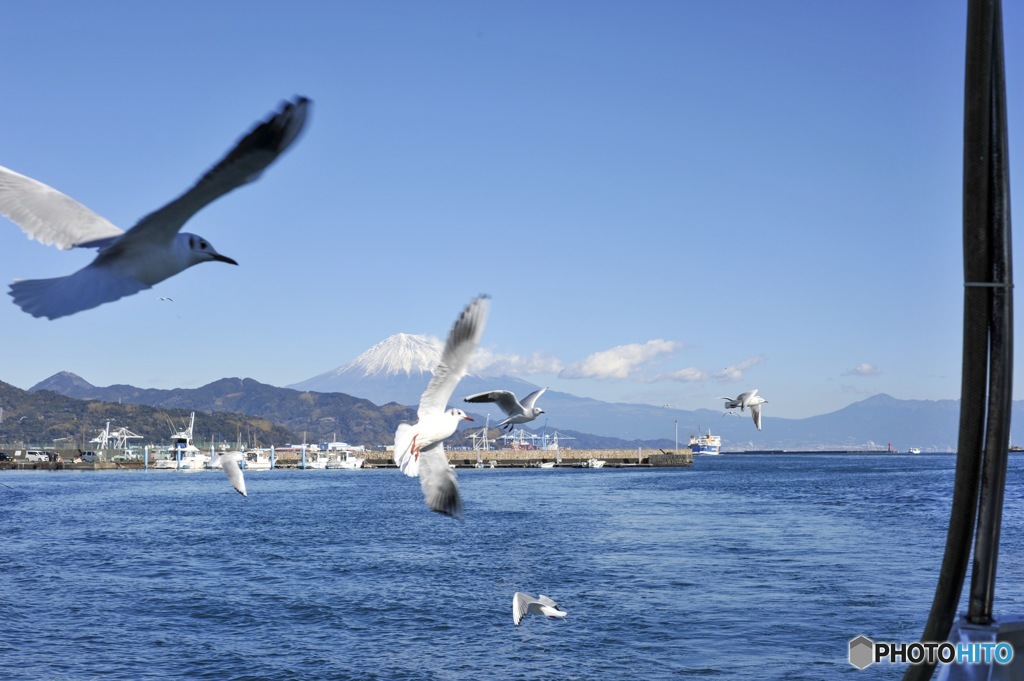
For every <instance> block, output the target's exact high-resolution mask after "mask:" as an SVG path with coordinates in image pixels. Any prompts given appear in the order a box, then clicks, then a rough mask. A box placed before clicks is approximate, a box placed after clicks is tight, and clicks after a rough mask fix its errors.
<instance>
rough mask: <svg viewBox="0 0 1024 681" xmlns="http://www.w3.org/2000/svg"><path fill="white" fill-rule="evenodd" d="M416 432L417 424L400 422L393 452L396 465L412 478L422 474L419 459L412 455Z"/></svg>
mask: <svg viewBox="0 0 1024 681" xmlns="http://www.w3.org/2000/svg"><path fill="white" fill-rule="evenodd" d="M415 434H416V427H415V426H413V425H410V424H408V423H400V424H398V429H397V430H396V431H395V449H394V452H393V453H392V456H394V459H395V465H397V466H398V467H399V468H400V469H401V471H402V472H403V473H405V474H406V475H408V476H409V477H410V478H415V477H416V476H417V475H419V474H420V464H419V461H418V460H417V459H416V457H414V456H413V455H412V438H413V435H415Z"/></svg>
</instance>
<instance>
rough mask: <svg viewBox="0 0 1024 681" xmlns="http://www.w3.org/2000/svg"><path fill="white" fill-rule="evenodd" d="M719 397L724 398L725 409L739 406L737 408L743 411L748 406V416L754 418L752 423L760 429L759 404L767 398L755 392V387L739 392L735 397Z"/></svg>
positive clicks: (765, 401) (763, 402)
mask: <svg viewBox="0 0 1024 681" xmlns="http://www.w3.org/2000/svg"><path fill="white" fill-rule="evenodd" d="M719 399H722V400H725V408H726V409H736V408H737V407H739V410H740V411H743V410H744V409H746V408H747V407H749V408H750V417H751V418H752V419H754V425H755V426H757V429H758V430H761V405H762V404H765V403H767V402H768V400H766V399H764V398H763V397H761V396H760V395H758V394H757V388H754V389H753V390H749V391H747V392H745V393H740V394H739V395H737V396H736V397H721V398H719Z"/></svg>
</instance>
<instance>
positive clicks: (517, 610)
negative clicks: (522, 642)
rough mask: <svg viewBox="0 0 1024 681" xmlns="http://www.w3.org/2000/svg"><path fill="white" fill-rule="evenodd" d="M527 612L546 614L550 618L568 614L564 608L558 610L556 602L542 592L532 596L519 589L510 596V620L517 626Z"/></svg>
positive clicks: (562, 616)
mask: <svg viewBox="0 0 1024 681" xmlns="http://www.w3.org/2000/svg"><path fill="white" fill-rule="evenodd" d="M527 613H533V614H535V615H546V616H548V617H550V618H552V619H554V618H556V617H559V618H562V619H565V616H566V615H568V614H569V613H567V612H566V611H564V610H559V609H558V604H557V603H555V602H554V601H553V600H551V599H550V598H548V597H547V596H545V595H544V594H541V595H540V596H538V597H537V598H534V597H533V596H530V595H528V594H524V593H523V592H521V591H517V592H515V594H514V595H513V596H512V621H513V622H515V623H516V626H517V627H518V626H519V623H520V622H522V621H523V618H524V617H526V615H527Z"/></svg>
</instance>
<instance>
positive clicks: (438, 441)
mask: <svg viewBox="0 0 1024 681" xmlns="http://www.w3.org/2000/svg"><path fill="white" fill-rule="evenodd" d="M490 303H491V299H490V297H488V296H480V297H479V298H475V299H473V301H472V302H471V303H470V304H469V305H467V306H466V309H464V310H463V311H462V314H461V315H459V318H458V320H456V322H455V325H454V326H452V330H451V331H450V332H449V333H448V340H447V341H446V342H445V344H444V351H443V352H442V353H441V361H440V362H438V365H437V368H436V369H434V376H433V378H431V379H430V383H429V384H428V385H427V389H426V390H424V391H423V395H422V396H421V397H420V405H419V409H418V410H417V412H416V416H417V417H418V420H417V421H416V423H413V424H409V423H402V424H400V425H399V426H398V430H396V431H395V454H394V456H395V463H396V464H398V467H399V468H401V469H402V472H403V473H405V474H406V475H408V476H409V477H413V478H414V477H417V476H419V479H420V487H421V488H423V496H424V498H425V499H426V502H427V506H429V507H430V510H432V511H437V512H438V513H444V514H445V515H450V516H455V517H458V516H460V515H462V499H460V498H459V485H458V483H457V482H456V481H455V474H454V473H453V472H452V471H451V469H450V468H449V467H448V457H447V456H445V453H444V440H445V438H448V437H449V436H451V435H452V433H454V432H455V429H456V428H458V426H459V422H460V421H462V420H466V421H472V420H473V419H471V418H470V417H469V416H467V415H466V412H464V411H462V410H461V409H448V410H447V411H445V408H446V407H447V406H448V400H449V399H450V398H451V396H452V393H453V392H455V386H456V385H458V383H459V381H460V380H461V379H462V376H463V374H464V373H465V372H466V365H468V364H469V358H470V356H472V354H473V351H474V350H476V347H477V344H479V342H480V336H481V335H482V334H483V331H484V326H485V325H486V323H487V312H488V310H489V309H490Z"/></svg>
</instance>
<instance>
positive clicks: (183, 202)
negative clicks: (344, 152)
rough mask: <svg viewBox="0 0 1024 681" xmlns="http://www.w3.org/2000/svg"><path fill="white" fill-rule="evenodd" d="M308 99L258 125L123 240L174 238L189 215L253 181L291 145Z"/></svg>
mask: <svg viewBox="0 0 1024 681" xmlns="http://www.w3.org/2000/svg"><path fill="white" fill-rule="evenodd" d="M309 104H310V102H309V100H308V99H306V98H305V97H299V98H297V99H296V100H295V101H294V102H286V103H285V104H284V106H283V107H282V108H281V110H280V111H279V112H278V113H277V114H275V115H274V116H272V117H271V118H269V119H268V120H266V121H264V122H262V123H260V124H259V125H257V126H256V127H255V128H254V129H253V130H252V132H250V133H249V134H248V135H246V136H245V137H243V138H242V139H241V140H240V141H239V142H238V143H237V144H236V145H235V148H234V149H232V150H231V151H230V152H228V154H227V155H226V156H225V157H224V158H223V159H221V161H220V162H219V163H218V164H217V165H215V166H214V167H213V168H211V169H210V170H209V171H207V173H206V174H205V175H203V176H202V177H201V178H200V179H199V181H198V182H196V183H195V185H193V186H192V188H191V189H189V190H188V191H187V192H185V193H184V194H182V195H181V196H179V197H178V198H177V199H175V200H174V201H171V202H170V203H168V204H167V205H166V206H164V207H163V208H160V209H158V210H156V211H154V212H152V213H150V214H149V215H147V216H146V217H144V218H142V219H141V220H139V222H138V223H137V224H136V225H135V226H134V227H132V228H131V229H130V230H128V232H127V233H126V234H125V235H124V237H123V238H122V239H121V240H120V241H121V243H129V242H132V241H135V240H136V239H139V240H143V241H167V242H169V241H171V240H172V239H174V237H175V235H176V234H177V233H178V231H179V230H180V229H181V228H182V227H183V226H184V224H185V223H186V222H188V220H189V218H191V217H192V216H193V215H195V214H196V213H197V212H199V210H200V209H202V208H203V207H204V206H206V205H207V204H209V203H211V202H213V201H215V200H216V199H218V198H220V197H221V196H224V195H225V194H227V193H228V192H230V191H232V190H233V189H237V188H238V187H241V186H242V185H244V184H248V183H249V182H253V181H254V180H256V179H257V178H259V176H260V175H261V174H262V173H263V171H264V170H266V168H267V166H269V165H270V164H271V163H273V162H274V160H275V159H276V158H277V157H278V156H280V155H281V154H282V153H283V152H284V150H285V149H287V148H288V147H289V146H291V144H292V142H294V141H295V138H296V137H298V135H299V133H300V132H301V131H302V128H303V126H304V125H305V123H306V117H307V111H308V109H309Z"/></svg>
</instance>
